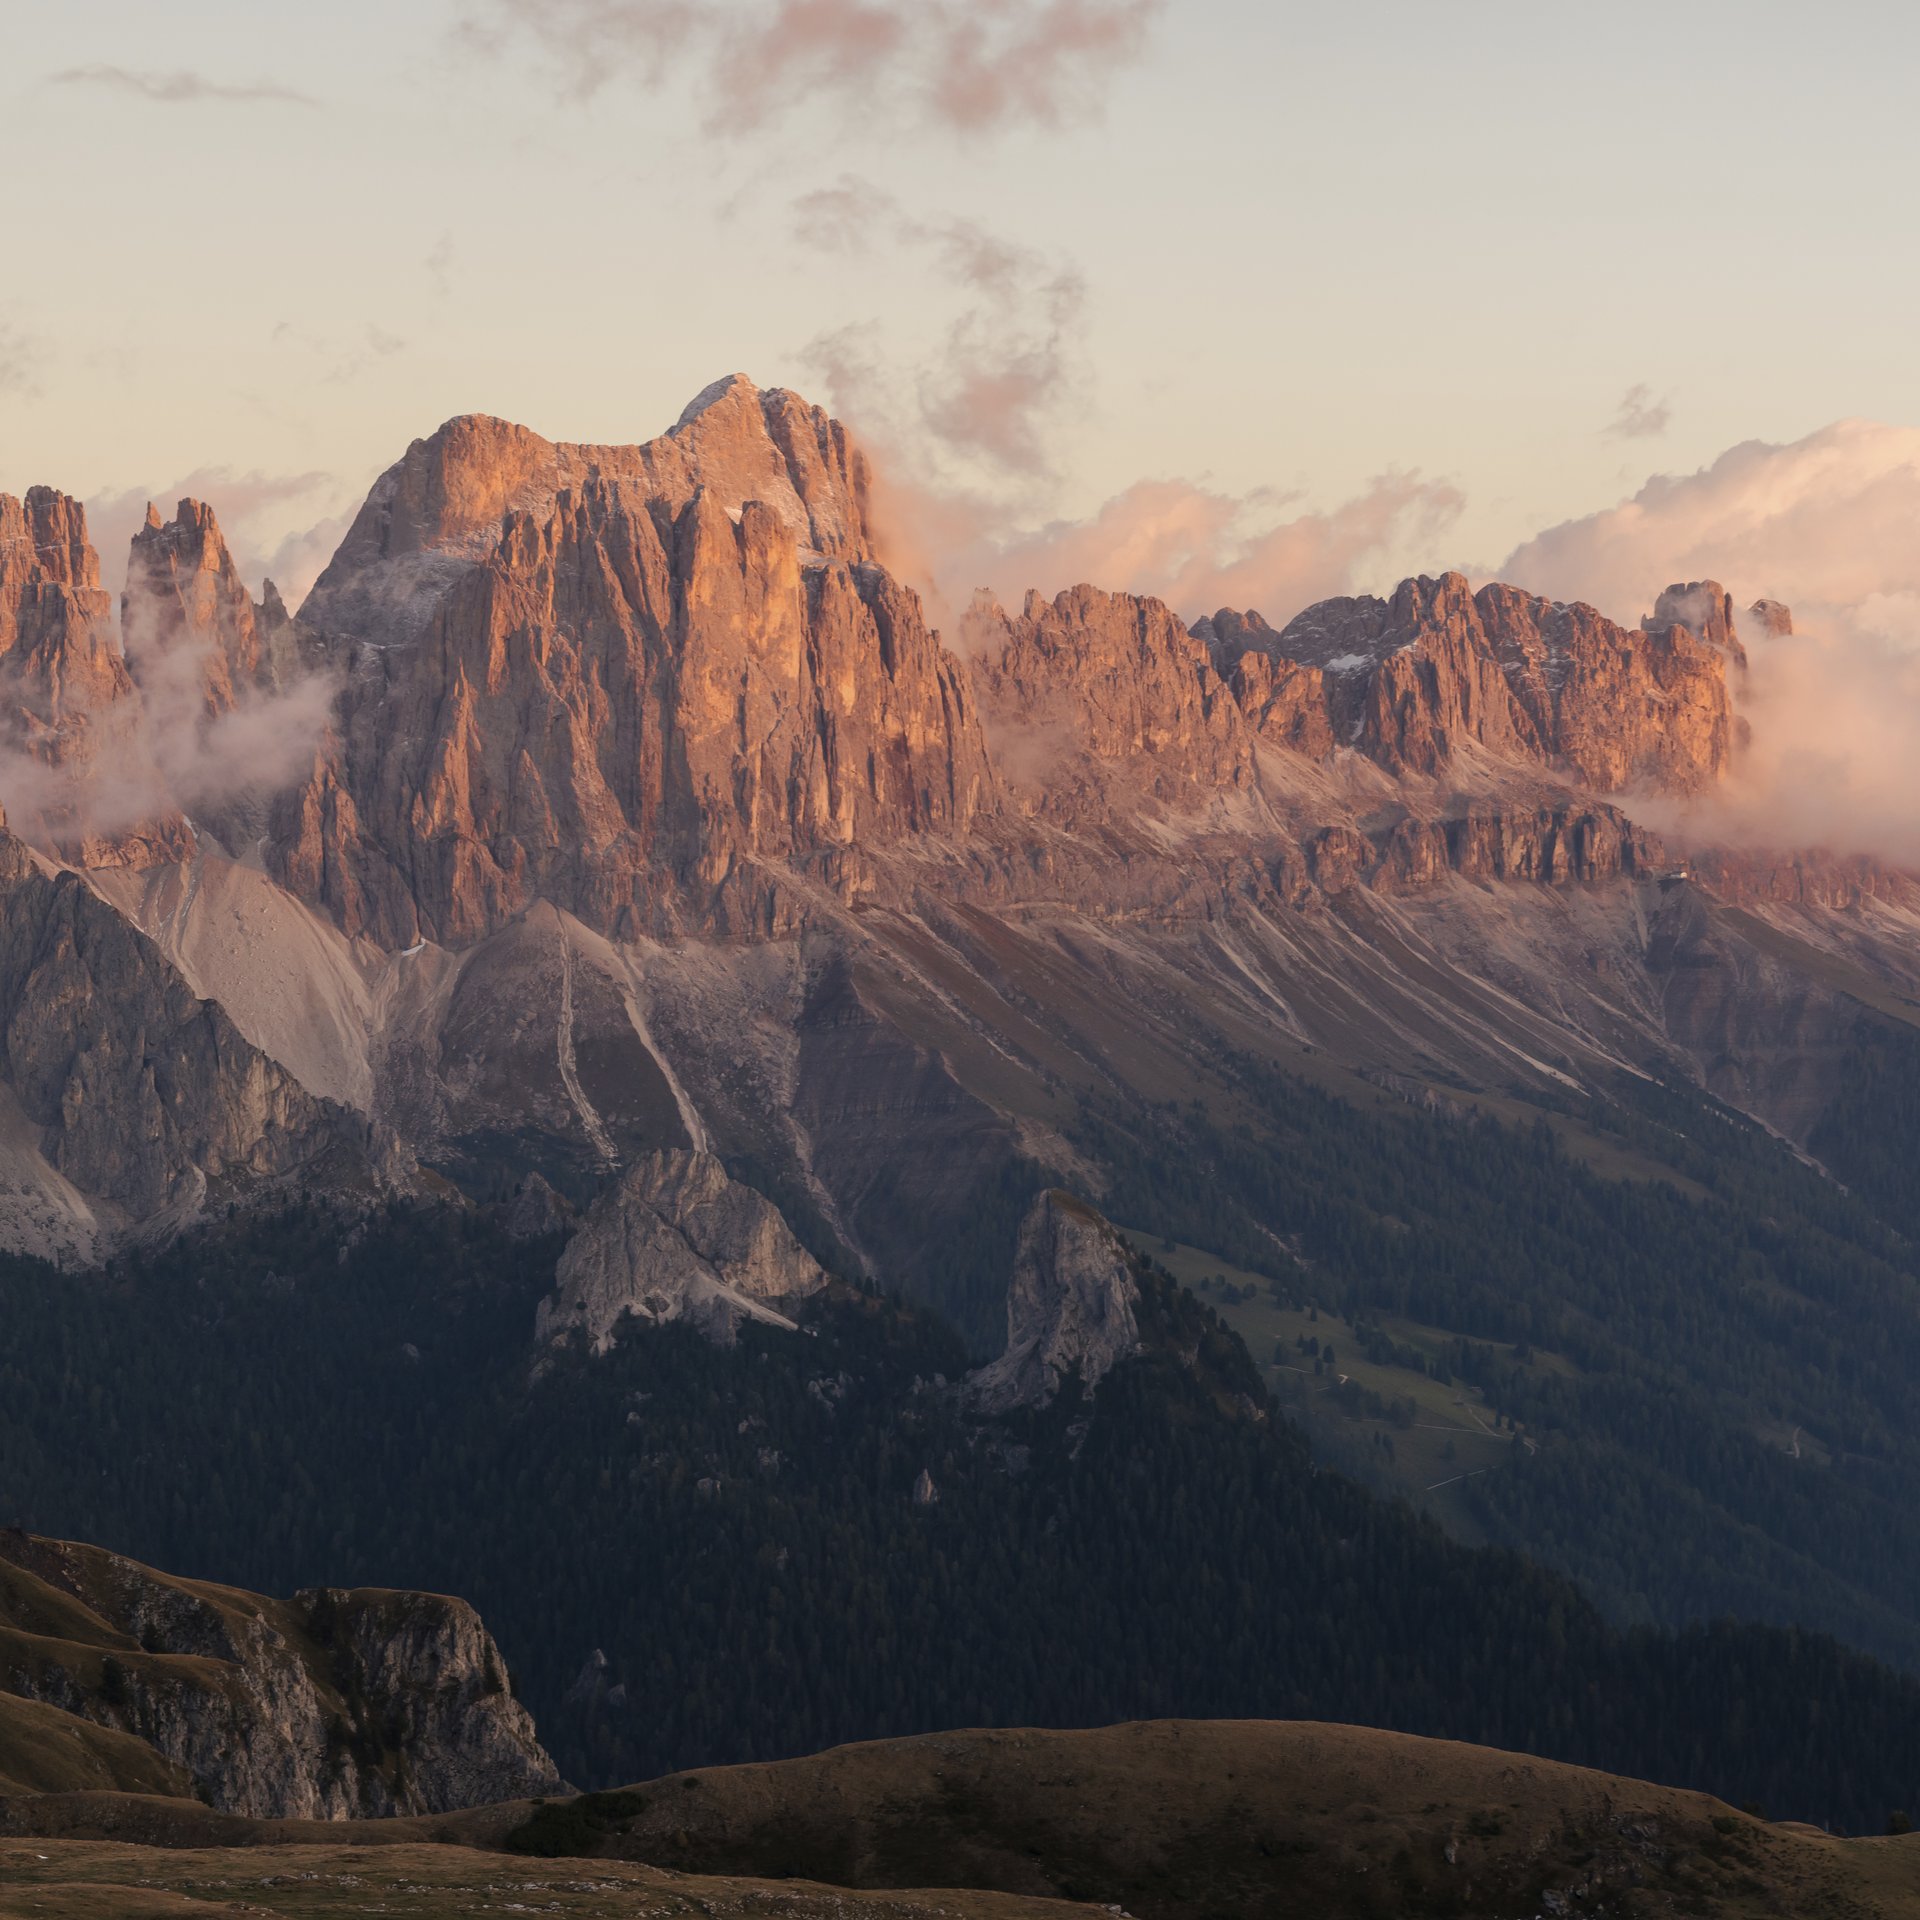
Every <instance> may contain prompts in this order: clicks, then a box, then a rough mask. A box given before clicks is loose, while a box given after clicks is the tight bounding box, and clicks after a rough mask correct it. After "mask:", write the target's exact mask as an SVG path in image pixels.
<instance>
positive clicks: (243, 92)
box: [48, 64, 320, 107]
mask: <svg viewBox="0 0 1920 1920" xmlns="http://www.w3.org/2000/svg"><path fill="white" fill-rule="evenodd" d="M48 80H49V83H50V84H51V85H53V86H56V87H110V88H112V89H113V90H114V91H116V92H119V93H131V94H135V95H137V96H138V97H139V98H140V99H142V100H153V101H157V102H159V103H161V104H163V105H166V106H189V105H192V104H194V103H195V102H198V101H203V100H211V101H220V102H225V103H227V104H230V105H241V106H246V105H263V104H277V105H280V106H288V107H317V106H318V105H319V104H320V103H319V101H318V100H316V99H315V98H314V97H313V95H312V94H310V93H301V92H300V91H299V90H298V89H297V88H294V87H283V86H280V85H277V84H276V83H275V82H273V81H270V80H256V81H252V82H248V83H241V84H238V85H236V84H234V83H233V82H230V81H224V80H210V79H208V78H207V76H206V75H205V74H203V73H193V72H190V71H188V70H187V69H185V68H181V69H179V70H178V71H176V72H173V73H151V72H142V71H140V70H138V69H135V68H132V67H115V66H107V65H104V64H97V65H94V66H86V67H68V68H66V69H65V70H64V71H62V72H60V73H55V74H50V75H49V76H48Z"/></svg>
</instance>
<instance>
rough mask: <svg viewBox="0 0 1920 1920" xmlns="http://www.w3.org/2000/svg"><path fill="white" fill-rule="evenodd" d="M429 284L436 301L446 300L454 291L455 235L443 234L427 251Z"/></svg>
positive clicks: (426, 262)
mask: <svg viewBox="0 0 1920 1920" xmlns="http://www.w3.org/2000/svg"><path fill="white" fill-rule="evenodd" d="M424 264H425V266H426V269H427V284H428V286H430V287H431V288H432V289H433V295H434V298H435V299H436V300H444V299H446V297H447V296H448V294H450V293H451V292H452V291H453V235H452V234H451V233H443V234H442V235H441V236H440V237H439V239H437V240H436V241H435V242H434V243H433V245H432V246H430V247H429V248H428V249H427V257H426V261H425V263H424Z"/></svg>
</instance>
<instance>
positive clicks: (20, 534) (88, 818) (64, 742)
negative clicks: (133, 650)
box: [0, 487, 185, 865]
mask: <svg viewBox="0 0 1920 1920" xmlns="http://www.w3.org/2000/svg"><path fill="white" fill-rule="evenodd" d="M137 710H138V702H137V699H136V696H135V689H134V684H133V679H132V676H131V675H130V674H129V673H128V671H127V665H126V662H125V660H124V659H123V658H122V657H121V654H120V649H119V647H118V645H117V644H116V643H115V638H114V628H113V602H112V597H111V596H110V595H109V594H108V593H107V592H106V591H105V589H104V588H103V587H102V586H101V584H100V562H99V558H98V556H97V555H96V554H95V553H94V550H93V548H92V546H91V545H90V544H89V542H88V539H87V516H86V510H85V509H84V508H83V507H82V506H81V504H80V503H79V501H77V500H73V499H70V498H69V497H68V496H67V495H65V494H63V493H56V492H55V491H54V490H53V489H52V488H50V487H34V488H32V489H30V490H29V492H28V493H27V495H26V498H25V499H24V500H18V499H15V498H14V497H13V496H12V495H10V494H0V756H4V758H3V760H0V764H4V766H5V768H6V780H7V790H6V791H4V792H0V804H4V805H5V806H6V807H7V808H8V809H9V816H10V818H11V820H12V822H13V824H14V827H15V829H16V830H17V831H19V832H23V833H25V834H27V835H28V836H29V837H30V838H32V839H33V840H35V841H36V842H37V843H39V844H41V845H45V846H50V847H57V848H58V849H59V850H61V851H62V852H63V853H66V854H68V855H70V856H71V857H73V858H76V859H79V860H82V861H84V862H86V863H87V864H90V865H108V864H118V863H123V862H131V863H133V864H136V865H139V864H145V863H146V862H148V861H150V860H156V859H164V858H168V857H177V855H178V854H179V853H180V852H181V851H182V850H183V849H184V844H185V840H184V833H183V831H182V829H181V827H180V824H179V822H178V820H177V819H172V818H163V819H160V820H157V821H154V822H151V823H142V822H139V821H136V820H129V819H127V818H125V817H123V810H121V809H118V808H112V809H108V810H107V813H106V817H104V818H103V817H102V814H101V810H100V809H99V808H98V807H97V806H95V805H94V804H92V802H93V799H94V796H95V795H96V794H97V792H98V790H99V787H100V785H101V783H102V781H103V780H113V781H122V780H124V779H125V777H126V776H127V775H128V774H129V773H136V774H137V773H138V771H139V769H137V768H129V767H128V766H127V765H126V761H127V759H128V757H129V756H130V755H133V756H138V755H139V753H140V752H141V748H140V743H139V739H138V729H137V718H136V716H137Z"/></svg>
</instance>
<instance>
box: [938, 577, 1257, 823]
mask: <svg viewBox="0 0 1920 1920" xmlns="http://www.w3.org/2000/svg"><path fill="white" fill-rule="evenodd" d="M968 628H969V642H970V646H971V648H972V649H973V651H974V652H975V654H976V657H977V658H978V660H979V666H978V669H977V671H978V677H979V680H980V684H981V688H982V692H983V698H984V704H985V708H986V711H987V713H988V716H989V718H990V720H991V723H992V731H993V740H994V745H995V748H996V750H997V752H998V754H999V755H1000V759H1001V764H1002V766H1003V767H1004V768H1005V770H1006V773H1007V777H1008V779H1009V780H1010V781H1011V782H1012V783H1013V784H1014V785H1015V786H1017V787H1021V788H1024V789H1026V791H1027V793H1028V794H1029V795H1030V796H1031V795H1039V796H1042V800H1041V804H1043V805H1045V806H1046V807H1047V808H1048V810H1050V811H1052V812H1055V813H1058V814H1060V815H1062V816H1063V817H1066V818H1069V819H1078V820H1085V819H1088V818H1091V817H1093V816H1095V815H1097V814H1098V813H1100V812H1103V811H1106V810H1110V809H1113V808H1115V807H1118V808H1120V809H1122V810H1124V809H1125V808H1126V807H1127V806H1129V805H1131V804H1134V803H1137V802H1138V801H1140V800H1142V799H1153V800H1157V801H1161V802H1170V803H1175V804H1178V803H1181V802H1186V803H1192V802H1194V801H1195V800H1199V799H1204V798H1206V797H1208V796H1211V795H1213V794H1216V793H1218V792H1220V791H1221V790H1223V789H1231V788H1233V787H1235V786H1237V785H1240V784H1242V783H1243V782H1244V781H1245V780H1246V779H1247V777H1248V766H1249V760H1250V738H1251V736H1250V732H1249V729H1248V727H1247V725H1246V723H1245V721H1244V719H1243V718H1242V715H1241V712H1240V709H1239V708H1238V707H1237V706H1236V705H1235V703H1234V701H1233V698H1232V697H1231V695H1230V694H1229V693H1228V691H1227V689H1226V687H1225V685H1224V683H1223V682H1222V681H1221V679H1220V676H1219V675H1218V673H1217V672H1215V670H1214V666H1213V663H1212V661H1211V660H1210V659H1209V657H1208V653H1207V649H1206V646H1205V644H1204V643H1203V642H1202V641H1201V640H1199V639H1197V638H1195V636H1194V635H1193V634H1191V633H1189V632H1188V631H1187V629H1186V628H1185V627H1184V626H1183V625H1182V624H1181V623H1180V621H1179V620H1177V619H1176V618H1175V617H1174V615H1173V613H1172V612H1171V611H1170V610H1169V609H1168V608H1167V607H1166V606H1165V605H1163V604H1162V603H1161V602H1160V601H1158V600H1153V599H1145V598H1142V597H1141V596H1139V595H1137V594H1128V593H1103V592H1101V591H1100V590H1099V589H1098V588H1095V587H1088V586H1080V587H1074V588H1071V589H1069V590H1068V591H1067V592H1065V593H1062V594H1059V595H1057V596H1056V597H1055V598H1054V599H1052V600H1047V599H1044V598H1043V597H1042V596H1041V595H1039V594H1037V593H1030V594H1028V596H1027V599H1026V603H1025V605H1024V606H1023V607H1022V608H1021V610H1020V613H1019V615H1018V617H1017V618H1015V617H1010V616H1009V615H1008V614H1007V613H1006V612H1005V611H1003V610H1002V609H1001V608H1000V607H999V606H998V605H997V604H996V603H995V602H993V601H992V600H991V599H990V598H985V597H981V598H977V599H976V600H975V602H974V605H973V607H972V609H971V611H970V613H969V616H968Z"/></svg>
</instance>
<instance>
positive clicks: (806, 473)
mask: <svg viewBox="0 0 1920 1920" xmlns="http://www.w3.org/2000/svg"><path fill="white" fill-rule="evenodd" d="M869 485H870V482H869V477H868V471H867V463H866V459H865V456H864V455H862V454H861V453H860V452H859V451H858V450H857V449H856V448H855V447H854V446H853V444H852V442H851V441H850V440H849V438H848V436H847V433H846V430H845V429H844V428H843V427H842V426H840V424H839V423H838V422H837V421H834V420H831V419H829V418H828V416H827V415H826V414H825V413H824V412H822V411H821V410H820V409H819V408H818V407H811V406H809V405H808V404H807V403H806V402H805V401H804V400H801V399H800V398H799V397H798V396H797V395H795V394H792V393H789V392H787V391H785V390H784V389H781V388H774V389H772V390H770V391H767V392H764V393H763V392H762V391H761V390H760V389H759V388H757V387H756V386H754V384H753V383H752V381H750V380H748V379H747V378H746V377H745V376H744V375H743V374H734V375H732V376H730V377H729V378H727V379H724V380H718V381H715V382H714V383H713V384H712V385H711V386H709V387H707V388H705V389H704V390H703V391H702V392H701V393H700V394H699V395H698V396H697V397H696V398H695V399H694V400H693V401H692V402H691V403H690V404H689V405H688V407H687V408H686V410H685V411H684V412H683V413H682V414H681V416H680V418H679V420H678V421H677V422H676V423H675V425H674V426H673V427H671V428H670V429H669V430H668V431H667V432H666V433H664V434H662V435H660V436H659V437H658V438H657V439H654V440H649V441H646V442H644V443H643V444H640V445H637V446H620V445H601V444H587V443H576V442H570V441H555V440H548V439H546V438H545V437H543V436H542V435H540V434H538V433H535V432H534V431H533V430H532V429H531V428H528V427H523V426H519V425H516V424H515V423H514V422H512V421H510V420H502V419H499V418H497V417H495V416H494V415H491V414H484V413H470V414H460V415H457V416H456V417H455V418H453V419H451V420H448V421H447V422H445V424H443V425H442V426H440V427H439V428H438V429H436V430H435V431H434V432H433V433H431V434H429V435H427V436H426V437H425V438H424V439H420V440H416V441H414V442H413V444H412V445H411V446H410V447H409V448H408V449H407V451H406V452H405V453H404V454H403V455H402V456H401V457H400V459H399V460H398V461H396V462H395V463H394V465H393V466H391V467H390V468H388V469H387V471H386V472H385V473H384V474H382V475H381V476H380V478H379V479H378V480H377V481H375V483H374V485H373V489H372V491H371V492H370V493H369V494H368V496H367V500H366V503H365V504H364V505H363V506H362V508H361V510H360V512H359V514H358V515H357V516H356V517H355V519H354V522H353V524H352V526H351V527H350V528H349V529H348V531H347V535H346V538H345V539H344V540H343V541H342V542H341V545H340V549H339V552H338V553H337V554H336V555H335V556H334V559H333V561H332V563H331V564H330V565H329V566H328V568H327V569H326V571H325V572H324V573H322V575H321V576H320V579H319V580H318V582H316V584H315V587H314V591H313V597H312V598H311V599H310V600H309V602H308V604H307V606H306V608H305V609H303V613H304V614H305V616H306V617H307V618H309V619H311V620H316V621H318V622H320V623H322V624H325V623H326V621H327V617H328V614H329V612H330V611H331V610H333V607H334V602H335V601H336V600H337V599H338V598H339V597H340V596H341V595H342V594H343V593H344V592H345V591H346V590H347V589H348V587H349V586H350V584H351V582H353V581H354V579H355V578H356V577H357V576H359V575H360V574H362V573H363V572H365V570H366V569H367V568H369V567H370V566H372V565H374V564H375V563H377V562H381V561H398V560H404V559H406V558H407V557H408V556H410V555H433V556H437V557H440V558H443V559H450V560H467V561H473V560H478V559H480V558H482V557H484V555H485V554H486V553H487V552H488V551H490V550H491V549H492V547H493V546H494V544H495V543H496V542H497V540H498V539H499V537H500V533H501V525H502V519H503V516H504V515H506V514H508V513H509V512H511V513H515V514H523V515H527V516H529V517H530V518H531V519H532V520H533V521H535V522H542V521H545V520H546V519H548V518H549V517H551V515H552V514H553V513H554V512H555V511H556V510H557V508H558V505H559V503H560V500H561V498H562V496H566V497H567V498H568V499H569V500H570V501H571V502H574V503H576V504H577V503H578V502H579V501H581V500H583V499H584V498H586V497H587V496H588V495H590V494H595V493H600V494H609V493H611V494H618V495H622V496H624V497H627V498H629V499H633V500H647V501H651V502H655V503H658V504H659V505H660V506H662V507H663V508H664V509H665V510H666V511H668V512H669V513H677V512H678V511H679V510H680V509H682V508H684V507H685V506H686V504H687V503H688V501H689V500H691V499H692V497H693V496H694V494H696V493H698V492H702V491H705V492H708V493H710V494H712V495H713V496H714V498H715V500H716V502H717V504H718V505H719V506H720V507H721V508H723V509H724V510H725V511H726V512H727V513H728V514H729V515H731V516H733V517H735V518H737V517H738V515H739V514H740V512H741V510H742V509H743V508H744V507H745V505H746V504H747V502H748V501H750V500H757V501H760V502H761V503H762V504H763V505H765V506H767V507H769V508H770V509H771V510H772V511H773V513H774V514H775V515H776V517H777V518H778V519H779V521H780V523H781V524H782V525H783V526H784V527H786V528H787V529H788V531H789V532H790V533H791V534H792V535H793V537H794V541H795V543H796V545H798V546H801V547H804V548H807V549H809V550H810V551H813V552H816V553H819V554H822V555H827V556H831V557H834V558H840V559H845V560H849V561H854V560H869V559H871V558H872V555H873V537H872V530H871V527H870V525H869V521H868V491H869ZM351 611H353V612H358V611H359V609H358V608H357V607H356V608H354V609H351Z"/></svg>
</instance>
